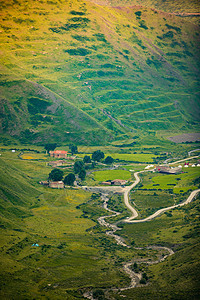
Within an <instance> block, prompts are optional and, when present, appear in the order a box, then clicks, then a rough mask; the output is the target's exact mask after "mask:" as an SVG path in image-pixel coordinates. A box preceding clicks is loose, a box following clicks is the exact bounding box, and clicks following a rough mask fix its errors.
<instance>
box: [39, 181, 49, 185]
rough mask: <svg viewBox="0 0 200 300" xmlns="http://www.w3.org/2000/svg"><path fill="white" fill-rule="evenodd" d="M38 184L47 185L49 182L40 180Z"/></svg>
mask: <svg viewBox="0 0 200 300" xmlns="http://www.w3.org/2000/svg"><path fill="white" fill-rule="evenodd" d="M39 184H41V185H49V182H48V181H40V182H39Z"/></svg>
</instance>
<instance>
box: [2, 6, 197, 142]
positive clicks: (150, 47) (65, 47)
mask: <svg viewBox="0 0 200 300" xmlns="http://www.w3.org/2000/svg"><path fill="white" fill-rule="evenodd" d="M124 3H125V5H128V4H129V3H128V2H124ZM148 3H149V5H153V4H152V3H154V2H151V3H150V2H148ZM111 4H112V3H111ZM113 4H115V3H114V2H113ZM144 4H145V3H144ZM154 4H155V3H154ZM163 5H164V4H163ZM192 5H193V2H192V4H191V7H193V6H192ZM154 6H155V5H153V7H154ZM166 7H167V6H166ZM195 7H197V6H195ZM159 9H163V10H166V9H164V7H162V5H160V4H159ZM2 13H3V22H2V23H1V34H2V38H1V41H2V45H3V46H2V48H1V52H2V54H3V58H2V60H1V64H2V68H1V78H2V83H1V90H2V92H1V100H2V104H1V111H2V114H1V116H2V118H3V119H4V121H3V124H2V127H1V132H2V133H3V134H4V137H6V135H7V134H8V135H10V136H13V137H15V138H17V139H19V140H20V141H21V142H24V141H25V140H27V139H29V141H32V142H35V143H41V141H43V140H49V139H51V140H52V141H53V140H57V139H58V138H59V137H60V141H61V142H71V141H75V142H77V143H83V144H84V143H86V144H98V143H105V142H106V141H108V140H109V141H112V140H116V139H128V138H130V137H132V135H133V134H134V135H135V134H136V133H138V132H140V133H141V135H142V132H143V131H147V130H148V131H149V132H153V133H156V132H159V131H160V130H166V129H168V130H176V131H184V132H185V131H188V130H189V131H191V130H197V128H198V111H199V103H198V92H197V91H198V84H199V83H198V80H199V79H198V78H199V50H198V46H197V45H198V41H199V27H198V26H197V25H194V24H192V23H190V22H187V21H186V20H185V19H184V20H183V19H182V18H180V17H177V16H175V15H172V14H168V13H167V12H161V11H159V12H158V11H156V10H153V9H151V8H147V7H144V8H143V7H142V6H140V7H136V6H134V7H128V6H126V7H122V6H118V7H108V6H100V5H96V4H92V5H91V2H89V1H87V2H83V1H69V2H68V3H65V1H40V2H37V4H36V3H35V1H29V5H28V6H27V3H26V2H25V1H23V0H21V1H13V2H11V1H4V2H3V4H2ZM17 80H20V81H17ZM35 87H36V88H35ZM97 131H98V134H97ZM97 135H98V137H97Z"/></svg>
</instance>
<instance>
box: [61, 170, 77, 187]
mask: <svg viewBox="0 0 200 300" xmlns="http://www.w3.org/2000/svg"><path fill="white" fill-rule="evenodd" d="M75 179H76V177H75V175H74V174H73V173H69V174H68V175H67V176H65V178H64V180H63V181H64V184H66V185H74V181H75Z"/></svg>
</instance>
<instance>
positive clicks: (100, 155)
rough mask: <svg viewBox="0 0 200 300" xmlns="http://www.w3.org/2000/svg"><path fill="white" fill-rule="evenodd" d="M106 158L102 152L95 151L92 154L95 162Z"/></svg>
mask: <svg viewBox="0 0 200 300" xmlns="http://www.w3.org/2000/svg"><path fill="white" fill-rule="evenodd" d="M103 158H104V153H103V152H102V151H101V150H97V151H94V152H93V154H92V159H93V160H94V161H100V160H101V159H103Z"/></svg>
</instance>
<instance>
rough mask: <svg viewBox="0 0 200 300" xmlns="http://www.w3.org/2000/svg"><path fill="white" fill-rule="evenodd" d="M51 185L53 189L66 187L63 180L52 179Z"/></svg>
mask: <svg viewBox="0 0 200 300" xmlns="http://www.w3.org/2000/svg"><path fill="white" fill-rule="evenodd" d="M49 187H50V188H53V189H64V182H63V181H50V182H49Z"/></svg>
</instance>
